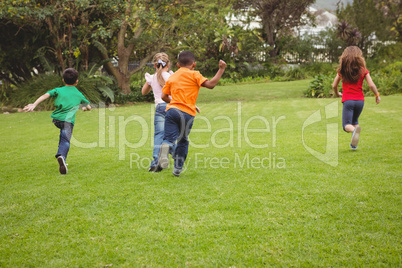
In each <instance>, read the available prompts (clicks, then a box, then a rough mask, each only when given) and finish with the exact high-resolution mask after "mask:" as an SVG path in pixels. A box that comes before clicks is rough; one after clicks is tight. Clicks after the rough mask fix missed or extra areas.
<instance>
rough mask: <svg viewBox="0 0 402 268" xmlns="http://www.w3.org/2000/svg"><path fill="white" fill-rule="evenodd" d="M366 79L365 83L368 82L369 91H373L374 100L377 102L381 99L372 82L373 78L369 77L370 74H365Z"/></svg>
mask: <svg viewBox="0 0 402 268" xmlns="http://www.w3.org/2000/svg"><path fill="white" fill-rule="evenodd" d="M366 81H367V84H368V86H369V88H370V90H371V91H372V92H373V93H374V95H375V102H376V103H377V104H379V103H380V101H381V98H380V93H379V92H378V90H377V87H376V86H375V84H374V82H373V79H371V76H370V74H366Z"/></svg>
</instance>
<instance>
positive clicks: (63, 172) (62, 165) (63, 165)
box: [57, 155, 67, 175]
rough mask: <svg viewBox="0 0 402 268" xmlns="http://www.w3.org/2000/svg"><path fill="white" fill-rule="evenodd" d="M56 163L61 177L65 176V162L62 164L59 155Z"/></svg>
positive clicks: (61, 158)
mask: <svg viewBox="0 0 402 268" xmlns="http://www.w3.org/2000/svg"><path fill="white" fill-rule="evenodd" d="M57 162H59V171H60V174H63V175H65V174H67V164H66V162H64V157H62V156H61V155H59V156H58V157H57Z"/></svg>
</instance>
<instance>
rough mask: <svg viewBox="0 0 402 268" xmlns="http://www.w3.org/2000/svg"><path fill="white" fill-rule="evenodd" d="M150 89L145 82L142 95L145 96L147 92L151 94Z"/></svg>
mask: <svg viewBox="0 0 402 268" xmlns="http://www.w3.org/2000/svg"><path fill="white" fill-rule="evenodd" d="M151 89H152V87H151V86H150V85H149V84H148V82H145V84H144V86H143V87H142V90H141V93H142V95H147V94H148V93H149V92H151Z"/></svg>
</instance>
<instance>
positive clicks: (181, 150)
mask: <svg viewBox="0 0 402 268" xmlns="http://www.w3.org/2000/svg"><path fill="white" fill-rule="evenodd" d="M195 66H196V62H195V56H194V54H193V53H192V52H190V51H183V52H181V53H180V55H179V58H178V63H177V67H178V68H179V70H178V71H177V72H176V73H174V74H172V75H171V76H170V77H169V80H168V81H166V84H165V86H164V87H163V89H162V96H161V98H162V100H164V101H165V102H167V103H168V105H167V108H166V109H167V111H166V117H165V133H164V138H163V142H162V145H161V148H160V151H159V160H158V166H159V167H160V168H161V169H165V168H168V166H169V150H171V149H172V148H173V146H174V144H175V142H176V140H177V145H176V149H175V153H174V169H173V175H175V176H177V177H178V176H180V174H181V172H182V170H183V166H184V162H185V161H186V158H187V153H188V144H189V141H188V135H189V134H190V131H191V128H192V126H193V121H194V117H195V115H196V106H195V103H196V101H197V97H198V92H199V90H200V87H206V88H210V89H213V88H214V87H215V86H216V85H217V84H218V82H219V80H220V78H221V76H222V74H223V73H224V71H225V68H226V63H225V62H224V61H223V60H220V61H219V70H218V72H217V73H216V75H215V76H214V77H213V78H212V79H211V80H208V79H207V78H205V77H204V76H202V74H201V73H200V72H198V71H194V68H195ZM169 95H170V96H171V99H170V97H169Z"/></svg>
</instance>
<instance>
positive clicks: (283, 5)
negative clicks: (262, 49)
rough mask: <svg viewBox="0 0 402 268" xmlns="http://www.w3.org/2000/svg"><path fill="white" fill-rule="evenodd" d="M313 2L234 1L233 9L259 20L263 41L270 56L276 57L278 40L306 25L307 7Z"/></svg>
mask: <svg viewBox="0 0 402 268" xmlns="http://www.w3.org/2000/svg"><path fill="white" fill-rule="evenodd" d="M314 2H315V0H235V1H234V2H233V7H234V8H235V9H236V10H238V11H243V12H247V13H248V14H249V15H251V16H258V17H259V18H261V22H262V27H263V30H264V35H263V37H264V39H265V40H266V42H267V43H268V44H269V46H270V47H271V50H270V56H271V57H276V56H277V55H278V53H279V51H280V49H281V47H280V43H279V40H280V39H281V38H282V37H284V36H286V35H289V33H290V31H291V29H292V28H294V27H297V26H300V25H302V24H303V23H306V21H304V20H303V15H306V16H308V13H307V7H308V6H309V5H311V4H312V3H314Z"/></svg>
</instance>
